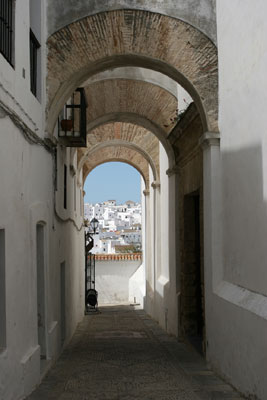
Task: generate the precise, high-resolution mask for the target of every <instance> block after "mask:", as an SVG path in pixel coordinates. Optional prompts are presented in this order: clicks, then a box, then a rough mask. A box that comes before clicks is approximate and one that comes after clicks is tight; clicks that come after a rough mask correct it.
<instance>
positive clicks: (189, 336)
mask: <svg viewBox="0 0 267 400" xmlns="http://www.w3.org/2000/svg"><path fill="white" fill-rule="evenodd" d="M183 241H184V243H183V250H184V251H183V263H182V264H183V265H182V277H181V325H182V327H181V328H182V329H181V330H182V334H183V336H184V338H185V339H186V340H188V341H189V342H190V343H191V344H192V345H193V346H194V347H195V348H196V349H197V350H198V351H199V352H200V353H202V354H203V353H205V342H204V328H205V327H204V321H205V316H204V273H203V265H202V264H203V263H202V257H201V247H202V244H201V243H202V241H201V226H200V195H199V192H198V191H197V192H194V193H191V194H189V195H186V196H184V238H183Z"/></svg>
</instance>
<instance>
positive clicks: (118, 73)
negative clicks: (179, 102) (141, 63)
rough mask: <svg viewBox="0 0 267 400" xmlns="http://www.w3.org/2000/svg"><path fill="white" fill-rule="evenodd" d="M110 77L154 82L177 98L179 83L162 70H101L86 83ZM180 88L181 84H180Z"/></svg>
mask: <svg viewBox="0 0 267 400" xmlns="http://www.w3.org/2000/svg"><path fill="white" fill-rule="evenodd" d="M110 79H130V80H134V81H140V82H147V83H152V84H153V85H156V86H159V87H161V88H162V89H164V90H166V91H167V92H169V93H170V94H172V95H173V96H175V97H176V98H177V92H178V86H179V85H178V83H177V82H175V81H174V80H173V79H171V78H169V77H168V76H167V75H163V74H162V73H161V72H157V71H153V70H149V69H146V68H141V67H124V68H115V69H113V70H111V71H104V72H100V73H99V74H96V75H93V76H91V77H90V78H89V79H88V80H87V81H86V82H85V84H84V86H87V85H90V84H92V83H95V82H101V81H105V80H110ZM179 88H180V86H179Z"/></svg>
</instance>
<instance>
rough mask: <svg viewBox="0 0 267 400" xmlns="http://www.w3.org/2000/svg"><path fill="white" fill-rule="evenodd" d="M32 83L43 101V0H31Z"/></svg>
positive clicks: (33, 91) (32, 86)
mask: <svg viewBox="0 0 267 400" xmlns="http://www.w3.org/2000/svg"><path fill="white" fill-rule="evenodd" d="M29 3H30V38H29V39H30V85H31V92H32V93H33V95H34V96H35V97H36V98H37V99H38V100H39V101H41V72H42V71H41V50H40V48H41V45H40V43H41V38H42V1H41V0H30V2H29Z"/></svg>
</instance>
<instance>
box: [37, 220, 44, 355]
mask: <svg viewBox="0 0 267 400" xmlns="http://www.w3.org/2000/svg"><path fill="white" fill-rule="evenodd" d="M36 250H37V251H36V254H37V321H38V344H39V346H40V356H41V359H42V360H44V359H46V316H45V254H44V225H43V224H37V227H36Z"/></svg>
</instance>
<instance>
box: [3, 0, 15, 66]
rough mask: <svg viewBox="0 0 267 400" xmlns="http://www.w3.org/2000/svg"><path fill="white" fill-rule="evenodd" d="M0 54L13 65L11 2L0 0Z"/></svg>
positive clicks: (10, 0) (11, 0) (9, 0)
mask: <svg viewBox="0 0 267 400" xmlns="http://www.w3.org/2000/svg"><path fill="white" fill-rule="evenodd" d="M0 52H1V54H2V55H3V56H4V57H5V59H6V60H7V61H8V62H9V64H11V65H13V0H0Z"/></svg>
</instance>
